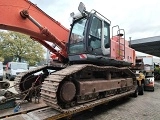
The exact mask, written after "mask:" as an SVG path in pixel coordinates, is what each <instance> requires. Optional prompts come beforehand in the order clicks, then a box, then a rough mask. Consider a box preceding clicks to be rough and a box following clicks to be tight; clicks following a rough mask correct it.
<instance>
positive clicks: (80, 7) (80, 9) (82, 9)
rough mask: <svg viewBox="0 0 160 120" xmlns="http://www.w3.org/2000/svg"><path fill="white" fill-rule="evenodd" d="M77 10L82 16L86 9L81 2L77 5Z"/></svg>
mask: <svg viewBox="0 0 160 120" xmlns="http://www.w3.org/2000/svg"><path fill="white" fill-rule="evenodd" d="M78 10H79V11H80V13H81V14H82V15H83V13H84V11H85V10H86V7H85V5H84V4H83V3H82V2H80V3H79V6H78Z"/></svg>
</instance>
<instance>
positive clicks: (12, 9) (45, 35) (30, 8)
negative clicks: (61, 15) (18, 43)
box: [0, 0, 69, 58]
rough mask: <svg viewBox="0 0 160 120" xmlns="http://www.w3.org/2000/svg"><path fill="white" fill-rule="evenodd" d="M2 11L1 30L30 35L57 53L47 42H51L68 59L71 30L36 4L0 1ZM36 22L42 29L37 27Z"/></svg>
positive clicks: (26, 0)
mask: <svg viewBox="0 0 160 120" xmlns="http://www.w3.org/2000/svg"><path fill="white" fill-rule="evenodd" d="M0 9H1V11H0V16H1V18H0V29H5V30H11V31H17V32H21V33H24V34H27V35H30V36H31V37H32V38H34V39H36V40H37V41H38V42H39V43H41V44H42V45H44V46H45V47H46V48H48V49H49V50H50V51H52V52H53V51H56V50H54V48H52V47H49V44H47V43H46V42H45V41H49V42H51V43H53V44H55V45H57V46H58V47H59V48H60V49H61V52H60V53H59V54H61V56H63V57H65V58H67V53H66V45H65V43H66V42H67V41H68V35H69V30H68V29H66V28H65V27H64V26H62V25H61V24H60V23H59V22H57V21H56V20H54V19H53V18H51V17H50V16H48V15H47V14H46V13H44V12H43V11H42V10H41V9H40V8H38V7H37V6H36V5H35V4H33V3H31V2H29V1H28V0H11V1H10V0H0ZM24 11H25V13H26V12H27V15H28V16H25V17H26V18H25V17H24V14H23V13H24ZM22 14H23V15H22ZM27 18H28V19H27ZM31 19H32V20H34V22H33V21H31ZM37 21H38V22H37ZM35 22H36V23H37V24H38V25H39V26H41V28H39V27H37V26H36V25H35ZM52 49H53V50H52Z"/></svg>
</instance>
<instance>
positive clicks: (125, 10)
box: [30, 0, 160, 39]
mask: <svg viewBox="0 0 160 120" xmlns="http://www.w3.org/2000/svg"><path fill="white" fill-rule="evenodd" d="M30 1H31V2H33V3H34V4H37V6H38V7H39V8H40V9H42V10H43V11H44V12H46V13H47V14H48V15H50V16H51V17H52V18H54V19H55V20H57V21H59V22H60V23H61V24H62V25H63V26H65V27H66V28H68V29H69V28H70V26H69V25H70V22H69V16H70V13H71V12H75V13H77V12H78V5H79V3H80V2H83V3H84V4H85V6H86V9H87V11H90V10H91V9H95V10H97V11H98V12H100V13H101V14H102V15H104V16H105V17H107V18H108V19H110V20H111V21H112V23H111V26H114V25H117V24H118V25H119V26H120V27H121V28H123V29H125V32H126V39H129V37H131V38H132V39H138V38H146V37H152V36H158V35H160V30H159V29H160V15H159V13H160V7H159V6H160V0H30Z"/></svg>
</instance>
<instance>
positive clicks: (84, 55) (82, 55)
mask: <svg viewBox="0 0 160 120" xmlns="http://www.w3.org/2000/svg"><path fill="white" fill-rule="evenodd" d="M79 57H80V58H81V59H86V58H87V55H86V54H81V55H79Z"/></svg>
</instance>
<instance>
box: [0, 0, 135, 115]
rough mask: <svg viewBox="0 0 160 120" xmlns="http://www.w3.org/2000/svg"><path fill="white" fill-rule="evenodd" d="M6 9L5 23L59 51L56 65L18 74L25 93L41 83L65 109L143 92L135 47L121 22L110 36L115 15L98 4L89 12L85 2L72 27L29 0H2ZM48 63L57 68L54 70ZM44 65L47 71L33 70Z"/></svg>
mask: <svg viewBox="0 0 160 120" xmlns="http://www.w3.org/2000/svg"><path fill="white" fill-rule="evenodd" d="M0 9H1V11H0V15H1V16H3V17H2V18H1V19H0V28H1V29H5V30H13V31H17V32H21V33H24V34H27V35H30V36H31V38H32V39H33V40H36V41H37V42H39V43H41V44H42V45H43V46H45V47H46V48H47V49H49V50H50V51H51V52H52V53H53V55H52V59H53V62H52V63H51V65H50V66H43V67H40V68H37V69H34V70H30V71H29V72H23V73H21V74H19V75H17V77H16V78H15V81H16V90H17V91H18V92H19V93H22V92H23V93H25V91H27V90H29V89H30V88H31V87H37V86H39V85H40V86H42V87H41V96H42V98H43V101H44V102H46V104H47V105H49V106H51V107H52V108H54V109H56V110H58V111H60V112H63V113H64V112H74V111H77V110H80V109H83V108H85V107H88V108H89V107H94V106H96V105H99V104H103V103H105V102H107V101H110V100H113V99H119V98H120V97H125V96H129V95H132V94H134V95H135V96H136V95H137V82H136V77H135V74H134V73H133V72H132V71H131V70H130V69H129V68H128V67H130V66H131V65H133V64H134V63H135V50H133V49H132V48H130V47H129V46H128V42H127V41H126V40H125V31H124V30H123V29H120V28H119V26H113V27H112V37H111V39H110V24H111V21H110V20H108V19H107V18H106V17H104V16H103V15H101V14H100V13H99V12H97V11H96V10H92V11H91V12H88V11H86V9H85V6H84V5H83V4H82V3H80V5H79V8H78V9H79V11H80V12H81V15H80V16H76V15H74V14H72V17H73V23H72V24H71V29H70V31H69V30H68V29H66V28H64V27H63V26H62V25H61V24H60V23H59V22H57V21H56V20H54V19H53V18H51V17H50V16H48V15H47V14H46V13H44V12H43V11H42V10H41V9H39V8H38V7H37V6H36V5H34V4H33V3H31V2H29V1H28V0H12V1H4V0H0ZM4 12H5V14H4ZM115 28H117V29H118V30H117V31H116V32H117V34H116V35H113V33H114V31H115ZM46 41H49V42H51V43H53V45H52V46H51V45H49V44H48V43H47V42H46ZM56 47H58V48H59V50H57V49H55V48H56ZM48 69H53V70H55V72H54V73H52V74H50V75H49V74H48V72H47V70H48ZM41 70H42V71H43V72H44V74H43V76H41V77H37V76H33V74H35V73H36V72H39V71H41ZM42 82H43V84H42ZM111 98H112V99H111Z"/></svg>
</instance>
